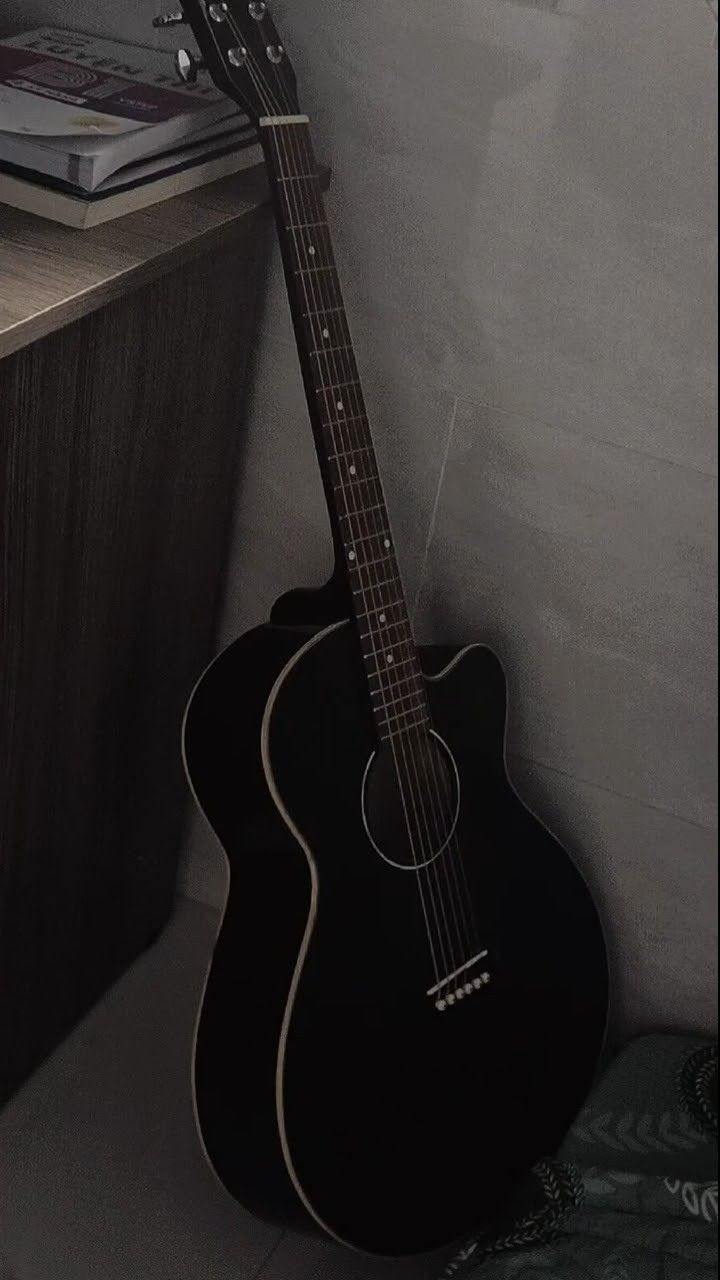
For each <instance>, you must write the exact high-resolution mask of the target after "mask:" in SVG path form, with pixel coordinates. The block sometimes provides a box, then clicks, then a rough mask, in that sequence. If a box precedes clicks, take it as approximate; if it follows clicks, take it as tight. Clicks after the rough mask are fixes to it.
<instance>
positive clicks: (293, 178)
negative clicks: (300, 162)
mask: <svg viewBox="0 0 720 1280" xmlns="http://www.w3.org/2000/svg"><path fill="white" fill-rule="evenodd" d="M308 178H317V174H316V173H289V174H286V176H285V177H284V178H280V177H278V175H277V174H276V175H275V181H276V182H304V181H306V180H307V179H308Z"/></svg>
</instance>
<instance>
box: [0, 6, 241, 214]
mask: <svg viewBox="0 0 720 1280" xmlns="http://www.w3.org/2000/svg"><path fill="white" fill-rule="evenodd" d="M230 120H232V121H233V123H234V124H235V125H237V124H239V123H241V122H245V123H247V120H246V117H244V116H243V115H242V113H240V112H239V111H238V109H237V107H236V105H235V104H234V103H232V102H231V101H229V99H228V98H226V97H225V95H224V94H221V93H220V92H219V91H218V90H217V89H216V88H215V86H214V85H213V84H211V83H209V82H208V83H205V82H204V81H203V82H200V81H198V83H196V84H192V85H185V84H182V83H175V78H174V75H173V70H172V65H171V59H170V54H169V53H166V52H163V51H162V50H157V49H146V48H144V47H142V46H138V45H129V44H125V43H123V42H121V41H119V40H106V39H104V38H100V37H97V36H90V35H83V34H82V33H79V32H74V31H64V30H61V29H60V28H57V27H40V28H38V29H37V30H34V31H30V32H27V33H25V34H24V35H19V36H10V37H6V38H5V39H3V40H1V41H0V161H6V162H7V163H9V164H13V165H18V166H19V167H21V168H23V169H27V170H33V171H35V172H37V173H41V174H45V175H46V176H47V177H52V178H58V179H61V180H63V181H67V182H71V183H72V184H73V185H74V186H76V187H79V188H82V189H83V190H86V191H94V190H95V189H96V188H97V187H98V186H99V185H100V184H101V183H102V182H104V181H105V180H106V179H107V178H109V177H110V176H111V175H112V174H113V173H115V172H117V170H119V169H121V168H123V167H125V166H126V165H128V164H130V163H132V162H133V161H137V160H140V159H144V158H147V157H149V156H151V155H157V154H159V153H161V152H162V151H163V150H165V149H167V148H170V147H172V146H173V145H175V144H177V143H179V142H181V141H183V140H186V139H188V138H197V139H200V138H201V137H202V135H203V131H205V134H206V136H207V134H208V131H211V130H212V128H213V127H214V126H216V125H217V124H218V123H219V122H221V121H230Z"/></svg>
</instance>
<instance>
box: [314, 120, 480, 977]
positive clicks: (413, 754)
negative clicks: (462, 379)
mask: <svg viewBox="0 0 720 1280" xmlns="http://www.w3.org/2000/svg"><path fill="white" fill-rule="evenodd" d="M302 132H303V133H304V131H302ZM299 134H300V131H299V130H297V129H295V130H294V132H293V134H292V135H291V137H292V138H293V140H295V139H296V138H299ZM303 155H304V157H305V163H304V171H307V172H311V171H312V170H313V162H312V158H311V156H310V154H309V152H308V151H307V149H304V150H302V149H301V152H300V156H298V155H297V153H296V155H295V157H294V158H295V159H296V160H297V159H299V158H301V157H302V156H303ZM295 167H296V170H299V168H300V166H299V165H296V166H295ZM321 212H322V211H321V210H317V213H316V214H315V213H314V214H312V215H311V218H308V219H307V221H310V220H312V221H317V222H319V221H320V220H321V219H320V217H319V214H320V213H321ZM322 221H323V223H324V218H323V219H322ZM292 230H293V234H294V235H295V237H296V239H302V237H301V236H299V233H298V231H297V229H296V228H292ZM318 239H320V238H318ZM328 248H329V249H330V256H329V258H328V263H327V265H328V269H329V270H330V271H331V272H333V271H334V269H335V268H334V263H333V261H332V253H331V246H330V241H329V232H328ZM298 259H299V260H300V261H302V260H303V259H302V255H301V254H300V253H299V252H298ZM305 263H306V265H309V263H308V258H307V255H306V256H305ZM333 283H334V281H333ZM330 301H331V302H333V303H335V302H340V301H341V299H340V298H339V297H337V296H335V297H331V298H330ZM343 337H344V335H343ZM336 363H337V364H341V365H342V366H343V368H342V369H341V370H340V373H341V377H340V378H339V379H338V378H336V379H334V380H333V379H332V378H331V381H334V384H335V385H336V384H337V382H339V381H343V382H348V381H350V379H351V377H352V375H354V374H356V373H357V369H356V368H354V367H353V366H352V362H351V361H343V360H342V359H341V358H339V357H337V356H336ZM348 365H349V367H348ZM353 381H354V379H353ZM344 394H345V393H344V392H343V396H344ZM324 395H325V399H326V407H327V402H328V401H329V400H330V398H331V397H330V392H329V391H328V392H325V393H324ZM351 399H352V401H353V405H352V412H353V414H354V413H355V410H358V411H359V412H358V413H357V418H358V419H360V420H365V419H366V414H365V411H364V405H363V404H362V403H361V396H360V393H359V392H355V393H353V394H352V396H351ZM355 401H357V403H355ZM334 421H335V420H334ZM338 429H339V432H340V434H341V438H342V437H343V435H344V434H347V436H348V437H349V438H348V439H347V440H345V439H343V444H346V443H347V444H349V445H351V444H352V441H351V437H352V431H351V428H350V425H349V423H347V422H343V421H342V420H338ZM362 480H363V481H364V487H365V489H366V491H367V488H368V483H367V478H366V477H362ZM371 482H372V483H373V484H374V485H375V487H376V488H377V489H378V490H380V489H381V485H380V484H379V477H378V479H377V480H376V479H375V477H371ZM359 487H360V488H361V489H362V487H363V484H362V483H361V484H360V485H359ZM368 496H371V497H375V496H381V495H380V494H379V493H378V494H377V495H376V494H372V495H368V494H367V492H366V504H365V505H366V506H367V505H368V503H367V497H368ZM355 514H357V515H359V516H360V517H361V518H362V516H363V514H364V513H363V510H362V508H361V509H360V510H359V511H357V510H356V512H355ZM383 523H385V522H383ZM365 527H366V528H369V524H368V523H367V518H366V524H365ZM383 532H384V531H383V530H380V531H377V532H375V533H374V535H373V539H372V540H376V541H377V542H378V543H379V542H380V541H381V538H382V533H383ZM379 549H380V548H379V547H378V550H379ZM383 559H385V558H384V557H383ZM387 559H388V563H389V557H388V558H387ZM363 569H366V570H367V572H368V573H369V574H370V570H369V569H367V566H364V565H361V566H360V570H361V572H362V570H363ZM394 576H395V574H394ZM370 577H371V578H372V574H370ZM398 583H399V578H398ZM369 589H370V590H371V591H372V593H373V604H374V605H378V606H379V607H382V598H381V597H380V596H379V595H378V594H377V588H376V585H375V583H373V582H371V583H370V584H369ZM367 625H368V626H369V628H370V633H371V634H372V624H371V621H370V619H368V623H367ZM404 625H405V629H406V630H407V631H409V630H410V628H409V625H408V620H407V619H405V620H404ZM404 643H405V644H406V645H407V647H408V649H409V650H411V652H412V656H413V657H415V650H414V645H413V642H412V637H411V636H410V638H409V639H408V640H406V641H405V642H404ZM384 648H387V645H385V646H384ZM418 678H419V679H420V678H421V677H419V676H418ZM417 692H418V694H420V695H421V696H422V697H423V700H425V691H424V688H422V689H421V690H419V691H417ZM397 723H398V726H399V729H398V732H399V733H400V734H401V742H402V744H403V748H404V746H405V738H404V734H405V733H407V735H408V741H407V746H408V754H409V758H410V762H411V765H412V774H413V775H414V779H413V777H409V781H410V783H411V786H412V788H413V793H418V794H420V795H421V796H422V802H421V812H422V816H423V826H424V832H423V831H420V833H419V834H420V835H421V837H422V843H423V844H425V845H426V846H427V847H428V853H432V852H434V851H435V850H438V849H440V847H441V845H442V844H443V839H444V837H445V833H446V829H447V824H448V823H449V821H450V820H451V819H452V817H453V816H454V815H453V814H452V813H446V814H444V815H439V814H438V810H437V806H435V805H432V807H431V810H430V812H431V815H432V819H431V821H430V822H429V821H428V812H427V806H426V804H425V796H426V795H427V796H428V797H429V798H430V799H432V789H431V788H430V787H429V786H428V785H427V783H428V782H429V779H428V757H430V759H431V760H432V767H433V768H434V767H435V762H434V759H433V757H432V755H431V750H430V744H429V742H428V739H427V737H426V735H425V734H424V733H423V732H422V727H420V728H419V729H418V738H419V741H418V744H417V749H416V748H415V745H414V743H413V740H412V739H413V738H414V737H415V732H414V730H413V729H410V730H406V729H405V726H403V725H402V724H401V721H400V719H398V721H397ZM389 728H390V732H393V730H392V725H389ZM418 759H419V760H420V765H419V764H418ZM403 761H404V764H405V766H406V768H407V755H406V753H405V752H404V751H403ZM423 773H424V775H425V782H426V786H425V787H424V788H423V789H421V790H419V785H420V783H421V780H422V779H421V775H422V774H423ZM449 799H450V798H449V797H448V800H449ZM416 808H417V806H416ZM431 827H432V828H433V829H434V839H433V835H432V834H431V830H430V828H431ZM417 874H419V875H424V876H425V877H426V878H427V885H426V887H427V889H428V892H429V893H430V894H431V895H432V897H433V900H438V901H439V902H440V905H441V911H442V915H443V923H444V930H445V934H446V936H447V939H448V954H449V955H450V957H451V959H450V962H449V963H448V964H447V968H446V972H452V971H453V970H454V969H456V968H457V967H458V965H459V963H462V961H463V960H464V959H467V953H466V952H465V953H464V952H463V943H464V941H466V939H465V940H464V939H463V938H462V936H461V935H462V926H461V918H462V920H463V925H464V926H465V927H466V923H467V922H466V921H465V919H464V912H462V911H460V912H459V910H458V900H459V898H460V895H459V893H458V889H457V884H456V888H455V892H454V893H450V894H449V895H446V894H445V893H443V890H442V885H441V882H440V879H439V862H438V860H437V859H436V860H434V861H433V862H430V863H429V864H428V865H422V866H420V867H418V868H417ZM433 881H434V884H433ZM448 904H449V909H450V911H451V913H452V916H453V921H452V923H451V921H450V919H449V918H448ZM453 925H454V933H455V939H453ZM457 945H459V946H460V951H459V952H457V951H456V946H457Z"/></svg>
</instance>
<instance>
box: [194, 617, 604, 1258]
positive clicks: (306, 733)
mask: <svg viewBox="0 0 720 1280" xmlns="http://www.w3.org/2000/svg"><path fill="white" fill-rule="evenodd" d="M421 656H422V659H423V665H424V666H425V668H426V670H429V669H431V668H434V669H435V670H436V674H435V675H434V676H433V677H432V678H428V679H427V681H426V684H427V692H428V698H429V703H430V707H431V710H432V717H433V728H434V731H435V733H436V734H437V735H438V737H439V739H441V740H442V742H443V743H444V744H445V747H446V748H447V751H448V753H449V756H450V757H451V759H452V761H453V764H454V768H455V770H456V775H455V776H456V778H457V783H458V796H459V806H458V813H457V822H456V826H455V828H454V836H453V841H452V845H451V847H450V846H449V847H448V848H447V849H446V850H445V851H443V852H441V853H440V854H439V856H438V857H437V858H436V860H435V861H434V862H432V863H431V865H429V866H427V867H426V868H425V869H424V870H423V871H418V870H416V869H414V868H413V867H412V866H407V865H402V866H396V865H393V864H392V862H391V861H389V860H388V858H387V857H386V856H385V854H387V852H388V851H387V849H386V850H384V852H380V850H379V848H378V847H376V843H375V839H376V838H377V840H378V843H382V838H383V834H385V835H387V838H388V839H390V834H388V833H391V832H392V822H390V825H389V826H383V813H382V809H383V805H384V804H386V801H387V808H388V809H390V808H392V804H391V798H389V797H387V796H386V795H385V793H384V792H383V789H382V787H380V788H375V790H374V791H373V790H372V788H370V787H369V786H368V783H367V778H366V771H367V770H368V762H369V760H370V758H371V756H372V753H373V752H374V751H375V749H376V747H377V740H376V737H375V735H374V731H373V723H372V720H371V717H370V714H369V710H368V704H367V691H366V689H365V688H364V685H363V680H362V670H361V667H360V664H359V662H358V657H357V640H356V638H355V635H354V632H353V630H352V628H351V626H350V624H349V623H341V624H335V625H332V626H329V627H324V628H322V629H318V630H313V629H312V628H308V627H305V628H301V627H293V626H272V625H268V626H266V627H260V628H257V629H256V630H255V631H252V632H250V633H249V634H248V635H246V636H244V637H242V638H241V639H240V640H238V641H236V642H235V643H234V644H232V645H231V646H230V647H229V648H228V649H227V650H225V652H224V653H223V654H221V655H220V657H219V658H218V659H216V661H215V662H214V663H213V664H212V666H211V667H210V668H209V669H208V671H207V672H206V673H205V675H204V676H203V678H202V679H201V681H200V683H199V684H198V686H197V688H196V690H195V693H194V695H193V697H192V699H191V702H190V705H189V708H188V713H187V716H186V722H185V730H184V752H185V760H186V766H187V770H188V775H189V778H190V782H191V785H192V787H193V790H194V793H195V796H196V799H197V801H198V803H199V805H200V807H201V808H202V810H203V812H204V813H205V815H206V817H207V819H208V821H209V823H210V825H211V826H212V828H213V829H214V831H215V832H216V834H217V836H218V838H219V840H220V842H221V843H222V845H223V847H224V849H225V852H226V854H227V857H228V860H229V863H230V892H229V899H228V904H227V909H226V912H225V917H224V921H223V925H222V928H221V931H220V934H219V937H218V941H217V945H216V948H215V953H214V957H213V960H212V964H211V967H210V971H209V975H208V981H207V987H206V991H205V996H204V1000H203V1006H202V1010H201V1014H200V1018H199V1023H198V1029H197V1039H196V1051H195V1097H196V1105H197V1117H198V1122H199V1126H200V1130H201V1133H202V1136H203V1140H204V1144H205V1148H206V1151H207V1154H208V1156H209V1159H210V1161H211V1163H212V1164H213V1166H214V1168H215V1170H216V1172H217V1174H218V1176H219V1177H220V1179H221V1180H222V1182H223V1183H224V1184H225V1186H226V1187H227V1189H228V1190H229V1191H230V1192H231V1194H232V1195H234V1196H235V1197H236V1198H237V1199H238V1200H240V1201H241V1202H243V1203H244V1204H245V1205H247V1206H248V1207H249V1208H250V1209H252V1210H254V1211H256V1212H257V1213H259V1214H260V1215H261V1216H265V1217H269V1218H271V1219H274V1220H277V1221H280V1222H282V1223H284V1224H293V1225H296V1226H300V1227H302V1226H303V1225H305V1226H310V1227H315V1228H317V1227H318V1226H319V1227H322V1228H324V1229H325V1230H326V1231H327V1232H329V1233H330V1234H332V1235H333V1236H335V1237H337V1238H338V1239H340V1240H342V1241H344V1242H346V1243H348V1244H351V1245H353V1246H355V1247H357V1248H359V1249H362V1250H366V1251H368V1252H373V1253H378V1254H384V1255H401V1254H408V1253H414V1252H419V1251H422V1250H425V1249H432V1248H434V1247H436V1246H439V1245H441V1244H443V1243H447V1242H448V1241H450V1240H452V1239H454V1238H456V1237H457V1236H459V1235H460V1234H461V1233H463V1232H466V1231H469V1230H471V1229H472V1228H473V1227H475V1226H476V1225H477V1224H478V1222H479V1221H480V1220H481V1219H483V1218H485V1217H487V1216H490V1215H492V1213H493V1211H494V1210H495V1209H497V1208H498V1207H499V1206H500V1205H501V1203H502V1201H503V1199H504V1197H505V1195H506V1194H507V1191H508V1188H509V1186H510V1184H511V1183H512V1181H513V1180H514V1179H515V1178H516V1177H517V1176H519V1175H520V1174H521V1173H522V1172H523V1171H524V1170H526V1169H527V1168H528V1167H529V1166H530V1165H531V1164H532V1163H533V1161H534V1160H535V1159H537V1158H538V1157H540V1156H542V1155H547V1154H549V1153H551V1152H552V1151H553V1150H554V1149H555V1148H556V1147H557V1145H558V1143H559V1141H560V1139H561V1138H562V1136H563V1133H564V1131H565V1129H566V1128H567V1126H568V1125H569V1124H570V1122H571V1120H572V1118H573V1116H574V1114H575V1113H576V1111H577V1109H578V1108H579V1106H580V1105H581V1103H582V1100H583V1098H584V1096H585V1094H586V1092H587V1090H588V1087H589V1085H590V1083H591V1080H592V1076H593V1073H594V1070H595V1067H596V1063H597V1059H598V1055H599V1052H600V1048H601V1045H602V1040H603V1036H604V1030H605V1019H606V1007H607V969H606V958H605V948H604V943H603V936H602V931H601V926H600V924H599V921H598V916H597V913H596V910H595V907H594V905H593V902H592V899H591V897H590V893H589V891H588V889H587V887H586V885H585V883H584V881H583V879H582V878H581V876H580V874H579V873H578V871H577V869H576V868H575V866H574V865H573V863H572V862H571V860H570V859H569V857H568V856H567V854H566V853H565V852H564V850H563V849H562V848H561V847H560V845H559V844H558V843H557V841H556V840H555V839H554V837H553V836H552V835H551V834H550V833H549V832H548V831H547V829H546V828H545V827H544V826H543V825H542V824H541V823H540V822H539V821H538V820H537V819H536V818H535V817H534V816H533V815H532V814H531V813H530V812H529V811H528V809H527V808H526V807H525V806H524V805H523V804H522V802H521V801H520V800H519V798H518V796H517V794H516V793H515V791H514V790H513V787H512V785H511V784H510V782H509V780H508V777H507V773H506V769H505V759H504V733H505V680H504V676H503V672H502V669H501V667H500V664H499V662H498V660H497V658H496V657H495V656H494V655H493V654H492V653H491V652H490V651H489V650H488V649H486V648H483V647H480V646H473V647H470V648H468V649H466V650H460V651H458V652H457V653H456V654H455V655H454V656H453V653H452V651H450V650H428V651H421ZM438 668H441V669H440V670H438ZM370 776H372V767H371V771H370ZM364 780H365V781H364ZM369 805H370V807H372V808H373V812H372V814H370V816H369V815H368V811H367V810H368V806H369ZM378 832H379V833H381V834H380V835H379V836H378ZM371 833H372V836H373V838H371ZM451 848H452V850H454V851H455V852H454V853H452V857H453V858H455V859H456V860H457V858H458V857H459V858H460V859H461V861H462V873H463V875H464V877H465V881H464V892H465V893H466V895H469V900H470V902H471V903H472V909H473V913H474V916H475V919H476V921H477V928H478V933H479V936H480V938H481V942H482V950H483V952H485V951H486V952H487V956H486V957H485V958H484V959H483V960H482V961H481V962H479V964H478V963H476V964H475V965H474V966H471V967H470V968H469V970H468V971H467V973H466V974H465V975H463V977H473V976H474V975H477V974H478V973H479V972H480V971H481V970H482V971H483V972H486V973H487V975H488V976H489V980H487V981H486V982H485V983H484V984H483V985H479V986H477V987H476V986H474V985H472V984H470V991H469V992H468V993H463V996H462V998H458V999H457V1000H456V1001H455V1002H454V1003H453V1004H452V1005H451V1006H446V1007H445V1008H444V1009H442V1010H440V1009H439V1008H438V1007H437V1003H436V998H434V997H432V996H428V994H427V992H428V990H429V989H431V987H432V985H433V977H434V975H433V971H432V964H431V955H430V948H429V944H428V931H427V927H426V922H425V918H424V914H423V904H422V902H421V898H420V893H419V887H418V880H419V879H420V878H421V877H422V880H423V885H424V888H425V899H426V903H427V901H428V899H429V900H430V905H429V907H428V910H430V911H432V909H433V906H434V908H435V911H436V913H438V914H439V913H440V912H441V911H442V908H443V904H444V905H445V910H446V913H447V914H449V910H450V909H449V907H448V905H447V885H449V884H450V883H451V881H450V878H449V877H450V874H451V872H452V871H454V872H457V869H458V868H457V862H456V863H455V865H454V866H452V867H451V863H450V861H449V859H450V857H451ZM443 876H444V877H445V878H444V879H443ZM442 885H445V886H446V891H445V894H444V895H443V893H442V892H440V889H441V887H442ZM433 888H434V893H432V892H430V891H431V890H433ZM446 932H447V937H448V939H449V938H450V936H451V934H452V930H449V931H446ZM465 954H467V953H465ZM458 984H459V985H460V986H461V987H462V985H463V983H462V980H461V979H458V981H457V983H456V985H458ZM448 989H449V988H448Z"/></svg>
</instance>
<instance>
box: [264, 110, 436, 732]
mask: <svg viewBox="0 0 720 1280" xmlns="http://www.w3.org/2000/svg"><path fill="white" fill-rule="evenodd" d="M261 133H262V141H263V148H264V152H265V158H266V162H267V168H268V176H269V181H270V186H271V191H272V196H273V204H274V210H275V217H276V220H277V229H278V237H279V240H280V247H281V252H282V258H283V266H284V270H285V279H286V283H287V289H288V297H289V301H290V310H291V314H292V318H293V324H294V327H295V336H296V340H297V346H298V353H299V357H300V365H301V369H302V374H303V381H304V384H305V394H306V397H307V402H308V410H309V413H310V420H311V423H312V426H313V432H314V436H315V445H316V448H317V453H318V459H319V462H320V470H321V474H322V478H323V484H324V488H325V496H326V500H327V504H328V509H329V512H330V519H331V524H332V528H333V536H334V539H335V545H336V550H337V553H338V555H339V556H340V557H341V560H342V563H343V565H344V569H345V574H346V578H347V583H348V589H349V596H350V600H351V602H352V610H353V614H354V618H355V622H356V625H357V631H358V637H359V641H360V649H361V652H362V657H363V662H364V664H365V670H366V675H367V681H368V688H369V691H370V700H371V704H372V708H373V715H374V718H375V722H376V726H377V730H378V734H379V736H380V737H381V738H382V739H387V738H391V737H392V736H394V735H395V734H405V733H408V734H409V733H412V732H413V730H415V729H417V728H419V727H421V726H426V725H428V724H429V713H428V707H427V701H426V697H425V691H424V681H423V678H422V675H421V671H420V665H419V661H418V656H417V650H416V647H415V642H414V639H413V634H412V628H411V624H410V618H409V615H408V610H407V605H406V601H405V596H404V592H403V588H402V582H401V579H400V572H399V568H398V563H397V559H396V555H395V546H394V542H393V537H392V533H391V531H390V520H389V517H388V512H387V506H386V503H385V495H384V492H383V486H382V482H381V479H380V473H379V470H378V465H377V459H376V456H375V449H374V447H373V442H372V437H371V433H370V424H369V422H368V417H367V411H366V408H365V401H364V398H363V393H362V387H361V385H360V377H359V374H358V369H357V364H356V361H355V354H354V351H353V345H352V339H351V337H350V330H349V327H348V322H347V317H346V314H345V307H344V304H343V299H342V292H341V289H340V281H339V279H338V273H337V268H336V265H335V258H334V255H333V250H332V243H331V239H330V229H329V227H328V223H327V218H326V215H325V209H324V204H323V198H322V191H321V186H320V180H319V177H318V174H317V166H316V163H315V159H314V155H313V149H312V142H311V138H310V131H309V125H308V124H307V123H304V122H302V123H301V122H294V123H285V124H282V123H280V124H275V125H273V126H272V127H264V128H263V129H262V130H261Z"/></svg>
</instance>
